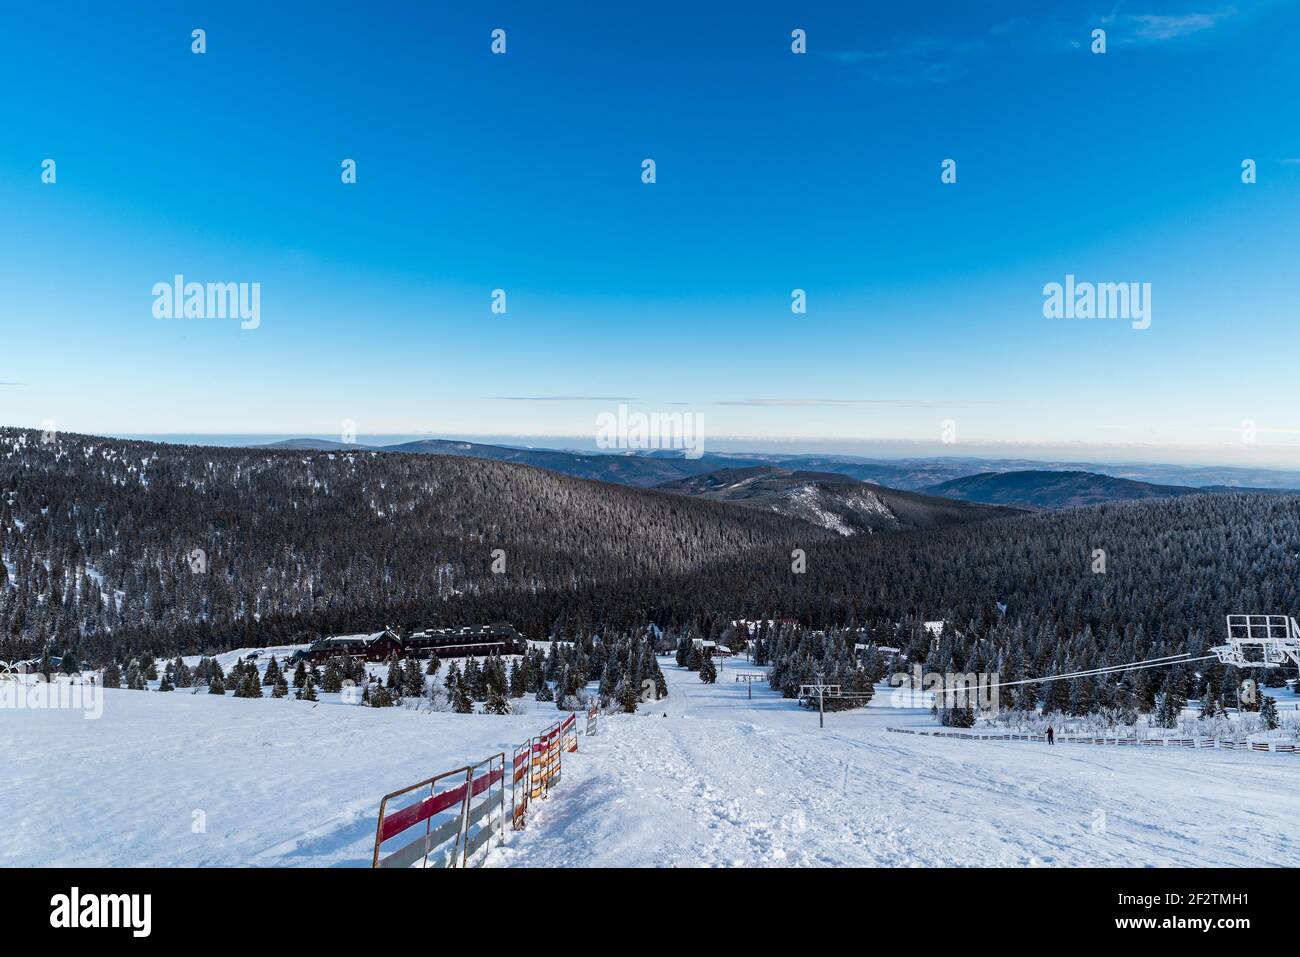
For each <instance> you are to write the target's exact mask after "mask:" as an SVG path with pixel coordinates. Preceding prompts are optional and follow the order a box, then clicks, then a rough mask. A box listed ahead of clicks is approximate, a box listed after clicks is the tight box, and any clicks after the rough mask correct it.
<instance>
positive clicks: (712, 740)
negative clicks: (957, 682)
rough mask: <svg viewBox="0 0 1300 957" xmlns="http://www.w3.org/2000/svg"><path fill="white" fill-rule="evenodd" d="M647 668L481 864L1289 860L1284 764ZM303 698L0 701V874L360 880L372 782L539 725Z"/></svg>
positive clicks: (487, 749)
mask: <svg viewBox="0 0 1300 957" xmlns="http://www.w3.org/2000/svg"><path fill="white" fill-rule="evenodd" d="M662 664H663V668H664V672H665V674H666V676H667V679H668V682H669V686H670V691H671V694H670V697H669V698H668V699H667V700H664V701H661V702H658V703H654V704H650V705H646V706H643V709H642V713H640V714H637V715H635V716H632V715H620V716H613V717H608V718H605V717H602V719H601V723H600V730H599V733H598V735H597V736H595V737H593V738H585V737H584V738H582V739H581V743H580V751H579V753H578V754H576V755H566V760H565V762H564V781H563V784H562V785H561V786H560V788H559V789H558V790H556V791H554V792H553V793H552V794H551V796H550V798H549V799H548V800H546V801H543V802H538V803H536V804H534V809H533V812H532V815H531V820H530V823H529V827H528V828H527V829H526V830H525V831H523V832H520V833H511V834H508V835H507V840H508V843H507V846H506V847H505V848H504V849H499V850H494V851H493V852H491V854H490V855H489V857H488V859H487V862H488V863H489V864H490V865H498V866H589V865H608V866H686V867H697V866H727V865H743V866H764V865H770V866H790V865H898V866H913V865H951V864H957V865H1015V866H1037V865H1050V866H1074V865H1190V866H1199V865H1226V866H1241V865H1257V864H1265V865H1278V866H1281V865H1288V866H1289V865H1293V864H1294V862H1295V860H1296V859H1297V852H1298V851H1300V837H1297V836H1296V829H1295V822H1296V821H1297V819H1298V818H1300V788H1297V786H1296V785H1297V783H1298V782H1300V756H1292V755H1280V754H1255V753H1242V752H1222V751H1182V750H1165V749H1162V748H1147V749H1123V748H1098V747H1092V748H1089V747H1084V746H1082V745H1068V746H1065V745H1062V746H1057V747H1055V748H1049V747H1047V746H1045V745H1039V744H1033V743H1026V742H975V741H960V740H950V739H942V738H939V739H936V738H931V737H920V736H913V735H900V734H890V733H888V732H886V731H885V727H886V725H894V726H899V725H907V724H909V723H911V724H913V725H922V724H924V725H929V724H931V723H932V719H931V718H930V715H929V713H928V712H925V711H919V710H918V711H912V712H908V711H900V710H898V709H894V708H890V707H889V706H888V704H887V702H888V695H887V694H885V693H880V694H878V695H877V697H876V699H875V701H873V703H872V704H873V706H872V707H870V708H868V709H866V710H865V711H859V712H846V713H839V714H828V715H827V716H826V728H825V729H824V730H819V729H818V727H817V715H816V713H815V712H810V711H807V710H801V709H799V708H797V707H796V706H795V705H794V703H793V702H791V701H787V700H784V699H782V698H780V696H779V695H777V694H776V693H774V692H772V691H771V690H770V689H768V688H767V686H766V685H765V684H761V683H759V684H755V686H754V689H753V692H754V698H753V700H752V701H747V700H746V689H745V686H744V685H743V684H738V683H736V682H735V681H734V680H733V674H734V672H735V671H736V670H750V669H749V666H746V665H743V664H739V665H738V664H735V663H728V664H727V665H726V666H725V667H724V668H723V670H722V672H721V675H720V679H719V683H718V684H716V685H703V684H701V683H700V682H699V680H698V679H697V678H696V676H695V675H693V674H690V673H688V672H684V671H682V670H681V669H679V668H677V667H676V666H675V665H673V664H672V662H671V659H668V658H665V659H662ZM322 698H323V700H322V701H321V702H320V703H319V704H317V705H314V706H313V705H312V704H311V703H309V702H303V701H295V700H292V699H287V700H273V699H270V698H266V699H262V700H247V699H236V698H233V697H229V696H227V697H218V696H212V695H207V694H198V695H191V694H189V693H188V692H186V691H184V690H180V691H177V692H174V693H171V694H155V693H143V694H142V693H140V692H130V691H109V692H106V701H105V708H104V715H103V718H102V719H101V720H98V721H88V720H85V719H83V717H82V716H81V714H80V713H78V712H74V711H26V710H9V711H0V754H4V755H5V757H6V762H5V763H6V772H7V773H6V774H5V776H4V777H3V779H0V821H3V822H4V824H5V828H6V833H7V834H8V835H9V838H8V840H7V841H6V842H4V844H3V845H0V864H3V865H9V866H31V865H91V866H93V865H110V866H111V865H128V864H141V865H151V864H152V865H310V866H366V865H368V863H369V856H370V848H371V842H372V840H373V835H374V827H375V814H376V811H377V808H378V802H379V798H380V796H381V795H382V794H384V792H386V791H389V790H393V789H395V788H398V787H402V786H404V785H407V784H413V783H415V782H416V781H417V780H419V779H421V778H422V777H425V776H427V775H429V774H431V773H434V772H437V771H441V770H446V769H450V768H452V767H456V766H459V765H461V764H464V763H465V762H466V761H467V760H469V759H478V758H482V757H485V756H486V755H487V754H489V753H493V752H496V751H502V750H504V751H506V752H507V754H508V753H509V750H510V747H511V746H513V745H514V744H517V743H519V742H522V741H523V740H524V739H525V738H527V737H528V736H529V735H531V734H534V733H536V732H538V731H540V730H541V728H542V727H544V726H545V725H546V724H548V723H550V722H551V721H554V720H555V719H556V717H557V716H558V714H559V712H557V711H556V710H555V708H554V706H553V705H542V704H536V703H533V702H531V700H530V701H529V702H528V704H529V706H530V713H527V714H523V715H515V716H508V717H497V716H489V715H455V714H449V713H437V714H429V713H416V712H414V711H410V710H404V709H396V708H394V709H378V710H375V709H369V708H360V707H352V706H348V705H344V704H340V703H338V702H337V700H333V699H335V698H336V696H322ZM664 714H667V717H664ZM580 726H581V722H580ZM196 812H201V814H198V813H196ZM199 820H204V821H205V824H206V830H200V832H199V833H196V827H195V822H196V821H199Z"/></svg>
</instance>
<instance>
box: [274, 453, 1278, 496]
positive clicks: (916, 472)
mask: <svg viewBox="0 0 1300 957" xmlns="http://www.w3.org/2000/svg"><path fill="white" fill-rule="evenodd" d="M255 447H256V448H271V449H286V448H287V449H302V450H314V451H357V450H368V451H378V452H400V453H405V454H414V455H460V456H472V457H474V458H483V459H492V460H494V461H499V462H518V463H520V464H523V465H533V466H536V467H538V468H544V469H549V470H550V471H552V472H559V473H561V474H563V475H573V476H577V477H578V478H585V479H592V480H595V481H600V482H613V483H615V484H618V485H632V486H637V487H640V488H652V487H654V486H660V485H664V484H666V483H671V482H675V481H678V480H680V479H685V478H691V477H693V476H698V475H706V474H709V473H711V472H717V471H719V470H722V469H745V468H754V467H768V468H776V469H781V470H784V471H786V472H819V473H831V474H833V475H839V476H845V477H847V478H851V479H857V480H858V481H861V482H867V483H872V484H875V485H878V486H885V487H886V488H888V489H898V490H903V491H914V492H923V493H926V494H929V495H938V496H941V497H945V498H954V499H960V500H963V501H971V502H982V503H986V504H998V505H1015V506H1023V507H1031V508H1064V507H1068V506H1069V505H1082V504H1089V503H1095V502H1100V501H1120V500H1128V499H1134V498H1152V497H1169V496H1172V495H1177V494H1189V493H1190V492H1193V491H1225V490H1230V489H1239V490H1243V491H1245V490H1249V491H1283V490H1292V489H1300V472H1286V471H1278V470H1270V469H1244V468H1231V467H1213V466H1210V467H1191V466H1179V465H1103V464H1090V463H1051V462H1032V461H1027V460H1021V459H961V458H936V459H899V460H890V461H885V460H877V459H868V458H862V457H859V456H851V455H803V454H781V453H774V454H765V453H744V452H726V453H711V454H706V455H703V456H701V457H700V458H697V459H690V458H687V457H686V456H685V455H684V454H683V453H682V452H679V451H662V450H661V451H633V452H583V451H576V450H570V449H545V448H531V447H525V446H515V445H492V444H488V443H481V442H465V441H458V440H454V439H423V440H419V441H413V442H402V443H398V444H395V445H360V444H357V443H343V442H338V441H331V440H328V439H317V438H302V439H289V440H286V441H283V442H275V443H272V444H269V445H259V446H255ZM991 475H1006V476H1022V477H1021V478H1007V479H1005V480H997V481H994V480H993V479H991V478H990V476H991ZM1051 475H1065V476H1070V477H1069V478H1064V479H1056V480H1053V479H1051V478H1050V476H1051ZM1023 476H1035V478H1024V477H1023ZM1082 476H1093V478H1091V479H1084V478H1081V477H1082ZM962 479H977V480H978V481H975V482H972V483H969V484H967V485H963V484H960V483H959V482H958V484H951V485H950V483H954V482H957V481H958V480H962ZM1102 480H1109V483H1108V482H1106V481H1102ZM1125 481H1128V482H1130V483H1132V484H1131V485H1125V484H1123V483H1124V482H1125ZM1035 486H1041V487H1042V489H1043V491H1041V492H1035V491H1034V487H1035ZM1134 486H1138V487H1134ZM1141 486H1148V487H1147V488H1145V489H1144V488H1141ZM1180 490H1181V491H1180ZM679 491H680V490H679Z"/></svg>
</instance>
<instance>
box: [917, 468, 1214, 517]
mask: <svg viewBox="0 0 1300 957" xmlns="http://www.w3.org/2000/svg"><path fill="white" fill-rule="evenodd" d="M925 491H926V492H928V493H930V494H931V495H940V496H943V497H944V498H954V499H961V500H962V501H966V502H982V503H985V504H994V505H1014V506H1019V507H1021V508H1075V507H1077V506H1080V505H1100V504H1102V503H1103V502H1131V501H1134V500H1136V499H1146V498H1176V497H1178V496H1182V495H1196V494H1199V493H1201V492H1202V491H1203V490H1202V489H1195V488H1188V487H1187V486H1183V485H1155V484H1153V483H1151V482H1137V481H1134V480H1132V479H1123V478H1115V477H1114V476H1111V475H1100V474H1098V473H1096V472H1049V471H1044V470H1041V469H1030V470H1026V471H1021V472H984V473H981V474H979V475H968V476H966V477H965V478H959V479H953V480H952V481H949V482H940V483H939V484H938V485H931V486H929V487H928V488H927V489H926V490H925Z"/></svg>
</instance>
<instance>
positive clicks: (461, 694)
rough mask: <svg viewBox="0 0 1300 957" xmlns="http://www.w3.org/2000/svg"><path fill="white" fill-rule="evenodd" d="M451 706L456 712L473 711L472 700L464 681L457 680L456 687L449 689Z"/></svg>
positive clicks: (470, 712) (468, 712) (467, 712)
mask: <svg viewBox="0 0 1300 957" xmlns="http://www.w3.org/2000/svg"><path fill="white" fill-rule="evenodd" d="M451 708H452V710H453V711H455V712H456V713H457V714H473V713H474V702H473V700H472V699H471V698H470V696H469V689H468V688H467V687H466V686H465V682H464V681H457V682H456V687H455V688H453V689H452V690H451Z"/></svg>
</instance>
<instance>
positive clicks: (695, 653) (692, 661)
mask: <svg viewBox="0 0 1300 957" xmlns="http://www.w3.org/2000/svg"><path fill="white" fill-rule="evenodd" d="M703 664H704V655H703V654H702V653H701V651H700V646H699V645H695V644H692V645H691V650H690V651H689V652H688V653H687V655H686V670H687V671H699V670H700V666H701V665H703Z"/></svg>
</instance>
